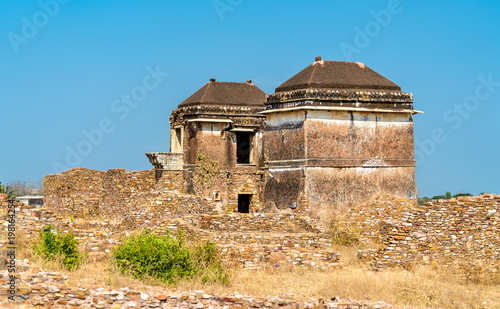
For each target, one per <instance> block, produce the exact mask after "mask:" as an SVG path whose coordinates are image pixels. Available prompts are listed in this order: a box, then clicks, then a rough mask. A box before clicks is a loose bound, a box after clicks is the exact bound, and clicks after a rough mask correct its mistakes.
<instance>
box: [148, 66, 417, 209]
mask: <svg viewBox="0 0 500 309" xmlns="http://www.w3.org/2000/svg"><path fill="white" fill-rule="evenodd" d="M416 113H418V112H417V111H415V110H414V109H413V97H412V94H410V93H406V92H402V91H401V88H400V87H399V86H398V85H396V84H395V83H393V82H391V81H390V80H388V79H387V78H385V77H383V76H382V75H380V74H378V73H377V72H375V71H373V70H371V69H370V68H368V67H367V66H365V65H364V64H362V63H357V62H339V61H323V60H321V57H317V58H316V61H315V62H314V63H312V64H311V65H309V66H308V67H306V68H305V69H304V70H302V71H300V72H299V73H297V74H296V75H295V76H293V77H292V78H290V79H289V80H287V81H286V82H284V83H283V84H281V85H280V86H279V87H278V88H276V91H275V93H273V94H271V95H268V96H266V94H265V93H264V92H263V91H262V90H260V89H259V88H258V87H257V86H255V85H254V84H253V83H252V82H251V81H250V80H249V81H247V83H228V82H217V81H215V79H211V80H210V82H209V83H208V84H206V85H205V86H203V87H202V88H201V89H199V90H198V91H196V92H195V93H194V94H193V95H191V96H190V97H189V98H187V99H186V100H185V101H184V102H182V103H181V104H179V106H178V108H177V109H175V110H174V111H173V112H172V115H171V116H170V124H171V138H170V153H148V154H147V156H148V157H149V159H150V161H151V163H153V165H154V166H155V168H156V170H157V173H161V171H164V170H182V171H183V174H184V184H183V190H184V191H185V192H187V193H191V194H195V195H198V196H203V197H205V198H208V199H212V200H213V201H216V202H219V203H220V205H222V206H224V207H228V208H230V209H232V210H234V211H239V212H249V211H252V209H254V210H261V208H262V207H263V205H264V203H266V204H267V205H269V204H273V203H274V204H275V205H276V207H277V208H278V209H282V210H283V209H292V210H295V211H309V210H310V211H312V212H313V213H315V214H316V215H320V216H321V214H323V213H326V212H329V211H331V210H332V209H342V208H345V207H347V206H350V205H353V204H358V203H361V202H363V201H364V200H366V199H367V198H369V197H370V196H371V195H372V194H374V193H375V192H385V193H391V194H394V195H396V196H401V197H405V198H410V199H414V198H416V186H415V160H414V145H413V115H414V114H416Z"/></svg>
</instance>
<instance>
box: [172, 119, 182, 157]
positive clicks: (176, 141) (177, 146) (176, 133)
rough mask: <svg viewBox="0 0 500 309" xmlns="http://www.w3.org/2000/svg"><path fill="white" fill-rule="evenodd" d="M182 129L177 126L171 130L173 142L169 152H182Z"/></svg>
mask: <svg viewBox="0 0 500 309" xmlns="http://www.w3.org/2000/svg"><path fill="white" fill-rule="evenodd" d="M182 131H183V130H182V127H181V126H177V127H174V129H173V132H172V133H173V134H172V135H173V141H172V147H171V152H173V153H182V152H183V149H182V148H183V147H182V146H183V145H182V133H183V132H182Z"/></svg>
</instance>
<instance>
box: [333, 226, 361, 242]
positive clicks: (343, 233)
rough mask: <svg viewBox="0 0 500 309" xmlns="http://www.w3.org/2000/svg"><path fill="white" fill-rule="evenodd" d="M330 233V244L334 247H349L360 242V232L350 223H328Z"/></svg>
mask: <svg viewBox="0 0 500 309" xmlns="http://www.w3.org/2000/svg"><path fill="white" fill-rule="evenodd" d="M330 232H331V233H332V243H333V244H334V245H340V246H346V247H350V246H354V245H356V244H359V242H360V238H361V232H360V230H359V228H358V227H357V226H355V225H353V224H352V223H348V222H339V221H335V220H334V221H332V222H331V223H330Z"/></svg>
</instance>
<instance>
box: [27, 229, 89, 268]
mask: <svg viewBox="0 0 500 309" xmlns="http://www.w3.org/2000/svg"><path fill="white" fill-rule="evenodd" d="M76 244H77V241H76V239H75V237H74V235H73V233H72V232H69V233H66V235H64V236H61V233H60V232H59V231H58V230H56V229H54V227H53V226H52V225H49V226H47V227H45V228H44V229H43V231H41V232H40V238H39V240H38V244H37V245H36V246H35V252H36V253H37V254H38V255H40V256H41V257H42V258H44V259H46V260H49V259H54V258H56V259H57V258H60V259H61V262H62V264H63V265H64V266H65V267H66V268H67V269H69V270H73V269H76V268H78V266H80V265H81V263H82V262H83V256H82V255H81V254H80V252H79V251H78V247H77V245H76Z"/></svg>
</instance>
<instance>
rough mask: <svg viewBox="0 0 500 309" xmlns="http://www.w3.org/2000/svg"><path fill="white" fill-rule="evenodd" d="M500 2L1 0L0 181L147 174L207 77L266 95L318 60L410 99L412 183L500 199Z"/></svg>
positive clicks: (425, 191)
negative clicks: (68, 174) (344, 66)
mask: <svg viewBox="0 0 500 309" xmlns="http://www.w3.org/2000/svg"><path fill="white" fill-rule="evenodd" d="M499 16H500V2H499V1H493V0H491V1H460V0H454V1H424V0H413V1H411V0H400V1H397V0H387V1H386V0H383V1H374V0H366V1H356V0H351V1H346V0H329V1H293V0H287V1H281V0H279V1H269V0H267V1H260V0H252V1H250V0H207V1H180V0H176V1H168V0H161V1H160V0H146V1H145V0H143V1H139V0H136V1H132V0H121V1H111V0H110V1H96V0H86V1H83V0H41V1H29V0H23V1H16V0H2V1H1V2H0V67H1V69H0V129H1V136H2V138H1V140H0V181H1V182H3V183H6V182H9V181H13V180H27V179H29V178H35V179H36V178H41V177H43V176H44V175H45V174H51V173H54V172H57V171H59V170H61V169H65V168H71V167H75V166H79V167H86V168H93V169H100V170H107V169H111V168H125V169H128V170H140V169H150V168H152V166H151V165H150V163H149V162H148V160H147V158H146V156H145V155H144V153H145V152H153V151H160V152H161V151H168V150H169V124H168V117H169V115H170V113H171V110H172V109H174V108H175V107H176V106H177V105H178V104H179V103H180V102H182V101H183V100H184V99H185V98H187V97H188V96H189V95H191V94H192V93H193V92H195V91H196V90H198V89H199V88H200V87H202V86H203V85H204V84H205V83H207V82H208V81H209V79H210V78H211V77H215V78H216V79H217V80H218V81H236V82H244V81H246V80H247V79H252V80H253V82H254V83H255V84H256V85H257V86H258V87H260V88H261V89H262V90H264V91H265V92H266V93H268V94H270V93H273V92H274V88H276V87H277V86H278V85H279V84H281V83H283V82H284V81H285V80H287V79H288V78H290V77H291V76H293V75H294V74H296V73H297V72H299V71H300V70H302V69H303V68H305V67H306V66H308V65H309V64H311V63H312V62H313V61H314V57H315V56H322V57H323V59H324V60H339V61H360V62H363V63H365V64H366V65H367V66H369V67H370V68H372V69H374V70H375V71H377V72H379V73H380V74H382V75H384V76H385V77H387V78H389V79H390V80H392V81H393V82H395V83H396V84H398V85H400V86H401V87H402V90H403V91H406V92H412V93H413V94H414V101H415V103H414V107H415V109H418V110H423V111H425V114H422V115H416V116H415V140H416V158H417V161H418V166H417V168H416V174H417V187H418V190H419V191H420V192H421V194H422V195H427V196H432V195H437V194H444V192H445V191H451V192H452V193H453V194H454V193H456V192H459V191H462V190H464V191H468V192H471V193H474V194H478V193H480V192H494V193H500V178H499V175H500V164H499V159H500V156H499V152H500V131H499V122H498V117H499V115H500V105H499V101H500V40H499V38H500V18H499Z"/></svg>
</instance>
